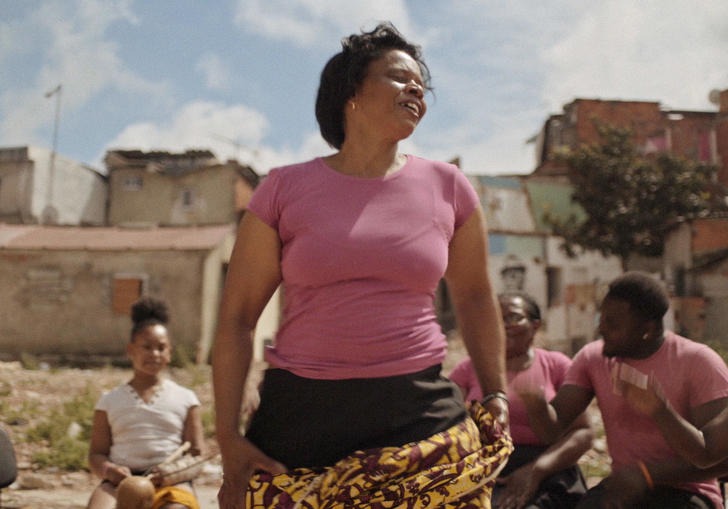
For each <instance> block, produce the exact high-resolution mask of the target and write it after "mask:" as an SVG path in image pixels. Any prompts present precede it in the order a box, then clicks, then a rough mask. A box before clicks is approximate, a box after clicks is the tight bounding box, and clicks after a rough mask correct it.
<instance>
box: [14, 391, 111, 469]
mask: <svg viewBox="0 0 728 509" xmlns="http://www.w3.org/2000/svg"><path fill="white" fill-rule="evenodd" d="M97 399H98V393H97V391H94V390H93V389H92V388H91V387H86V390H85V391H84V393H83V394H80V395H78V396H76V397H74V398H73V399H71V400H70V401H66V402H64V403H63V406H62V408H54V409H53V410H52V411H51V412H50V415H49V416H48V418H47V419H46V420H43V421H42V422H39V423H38V424H36V425H35V426H34V427H32V428H31V429H29V430H28V432H27V433H26V436H25V438H26V440H27V441H28V442H32V443H41V444H43V445H45V447H44V448H43V449H41V450H39V451H37V452H36V453H34V454H33V458H32V459H33V463H34V464H36V465H37V466H38V467H41V468H43V467H49V466H55V467H58V468H61V469H63V470H72V471H73V470H80V469H88V460H87V457H88V451H89V443H90V439H91V426H92V424H93V412H94V405H95V403H96V400H97ZM72 423H75V424H76V425H77V426H78V429H79V432H78V434H77V435H75V436H69V434H68V430H69V429H70V427H71V424H72Z"/></svg>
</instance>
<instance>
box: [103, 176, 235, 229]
mask: <svg viewBox="0 0 728 509" xmlns="http://www.w3.org/2000/svg"><path fill="white" fill-rule="evenodd" d="M135 179H136V180H135ZM239 180H241V178H240V176H239V175H238V174H237V172H236V171H235V170H234V169H233V168H231V167H228V166H224V165H221V166H210V167H205V168H203V169H200V170H199V171H194V172H190V173H185V174H183V175H180V176H172V175H166V174H160V173H154V172H148V171H144V170H140V169H134V168H131V169H126V168H116V169H114V170H113V171H112V172H111V174H110V180H109V224H111V225H124V224H157V225H166V226H172V225H176V226H182V225H206V224H224V223H233V222H235V221H236V219H237V216H236V203H235V199H236V198H235V197H236V191H235V188H236V182H238V181H239ZM135 182H137V183H141V186H140V187H138V186H136V185H135ZM185 199H187V200H189V201H188V202H187V203H185Z"/></svg>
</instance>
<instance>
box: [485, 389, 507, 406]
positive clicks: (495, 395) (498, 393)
mask: <svg viewBox="0 0 728 509" xmlns="http://www.w3.org/2000/svg"><path fill="white" fill-rule="evenodd" d="M495 398H500V399H502V400H503V401H505V402H506V404H508V403H509V401H508V396H506V393H505V392H503V391H495V392H491V393H489V394H486V395H485V396H483V399H481V400H480V402H481V403H482V404H483V405H485V404H486V403H487V402H488V401H490V400H491V399H495Z"/></svg>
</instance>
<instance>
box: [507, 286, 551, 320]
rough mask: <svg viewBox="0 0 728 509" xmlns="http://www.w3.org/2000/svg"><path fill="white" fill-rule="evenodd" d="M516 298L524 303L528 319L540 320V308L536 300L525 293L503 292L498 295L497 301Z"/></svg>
mask: <svg viewBox="0 0 728 509" xmlns="http://www.w3.org/2000/svg"><path fill="white" fill-rule="evenodd" d="M516 297H517V298H519V299H522V300H523V302H525V303H526V313H528V318H530V319H531V320H539V321H540V320H541V308H540V307H539V305H538V303H537V302H536V299H534V298H533V297H531V295H529V294H527V293H526V292H503V293H501V294H498V301H501V300H504V299H510V298H516Z"/></svg>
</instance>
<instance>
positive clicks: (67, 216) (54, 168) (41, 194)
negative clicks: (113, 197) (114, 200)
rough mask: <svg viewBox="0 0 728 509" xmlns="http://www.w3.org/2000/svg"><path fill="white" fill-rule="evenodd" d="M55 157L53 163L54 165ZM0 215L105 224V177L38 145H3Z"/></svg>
mask: <svg viewBox="0 0 728 509" xmlns="http://www.w3.org/2000/svg"><path fill="white" fill-rule="evenodd" d="M51 159H53V163H52V165H51ZM0 178H1V179H2V185H1V186H0V218H2V220H4V221H6V222H12V223H25V224H35V223H47V224H59V225H82V224H86V225H103V224H104V223H105V221H106V180H105V179H104V177H102V176H101V175H100V174H98V173H97V172H96V171H94V170H93V169H91V168H89V167H88V166H85V165H83V164H81V163H78V162H76V161H73V160H71V159H68V158H66V157H63V156H62V155H60V154H56V155H55V157H53V158H52V153H51V152H50V151H48V150H46V149H43V148H39V147H18V148H16V149H2V150H0Z"/></svg>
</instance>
